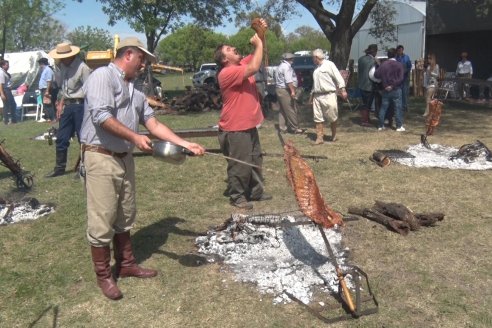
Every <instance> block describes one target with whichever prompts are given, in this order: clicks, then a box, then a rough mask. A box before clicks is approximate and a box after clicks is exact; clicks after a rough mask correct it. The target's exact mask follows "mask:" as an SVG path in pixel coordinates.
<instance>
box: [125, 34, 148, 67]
mask: <svg viewBox="0 0 492 328" xmlns="http://www.w3.org/2000/svg"><path fill="white" fill-rule="evenodd" d="M123 47H136V48H138V49H140V50H142V51H143V53H144V54H145V57H147V60H148V61H150V62H155V56H154V55H153V54H151V53H150V52H149V51H148V50H147V49H146V48H145V46H144V45H143V43H142V42H141V41H140V40H139V39H138V38H136V37H134V36H131V37H128V38H125V39H123V40H121V42H120V43H118V45H117V46H116V51H118V50H120V49H121V48H123Z"/></svg>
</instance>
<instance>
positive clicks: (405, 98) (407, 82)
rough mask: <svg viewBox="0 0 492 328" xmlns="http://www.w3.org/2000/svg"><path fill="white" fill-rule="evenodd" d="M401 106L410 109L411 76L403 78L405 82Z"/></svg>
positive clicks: (402, 87)
mask: <svg viewBox="0 0 492 328" xmlns="http://www.w3.org/2000/svg"><path fill="white" fill-rule="evenodd" d="M401 91H402V93H401V107H402V110H403V111H405V112H406V111H407V110H408V95H409V93H410V78H408V77H406V78H404V79H403V84H402V85H401Z"/></svg>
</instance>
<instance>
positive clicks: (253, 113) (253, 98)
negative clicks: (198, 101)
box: [218, 55, 263, 131]
mask: <svg viewBox="0 0 492 328" xmlns="http://www.w3.org/2000/svg"><path fill="white" fill-rule="evenodd" d="M251 58H252V56H251V55H249V56H247V57H245V58H243V60H241V62H240V63H239V65H232V66H227V67H224V68H223V69H222V70H221V71H220V73H219V77H218V80H219V85H220V91H221V93H222V103H223V105H222V111H221V113H220V120H219V127H220V129H221V130H224V131H244V130H248V129H251V128H254V127H256V126H257V125H258V124H260V123H261V122H262V121H263V113H262V111H261V107H260V102H259V100H258V91H257V90H256V81H255V78H254V76H253V75H252V76H250V77H249V78H248V79H247V80H244V73H245V71H246V65H247V63H249V61H250V60H251Z"/></svg>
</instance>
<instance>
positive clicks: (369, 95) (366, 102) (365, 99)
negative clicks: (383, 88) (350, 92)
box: [360, 89, 374, 110]
mask: <svg viewBox="0 0 492 328" xmlns="http://www.w3.org/2000/svg"><path fill="white" fill-rule="evenodd" d="M360 93H361V96H362V106H361V109H367V110H371V107H372V103H373V101H374V91H367V90H362V89H360Z"/></svg>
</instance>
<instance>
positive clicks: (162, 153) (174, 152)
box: [152, 141, 194, 165]
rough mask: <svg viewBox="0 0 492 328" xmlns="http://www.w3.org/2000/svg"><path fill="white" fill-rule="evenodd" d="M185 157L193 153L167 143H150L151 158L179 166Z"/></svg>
mask: <svg viewBox="0 0 492 328" xmlns="http://www.w3.org/2000/svg"><path fill="white" fill-rule="evenodd" d="M186 155H188V156H193V155H194V153H193V152H192V151H190V150H188V149H186V148H184V147H181V146H178V145H176V144H173V143H172V142H169V141H153V142H152V156H154V158H157V159H158V160H161V161H164V162H167V163H171V164H175V165H179V164H183V163H184V161H185V159H186Z"/></svg>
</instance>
